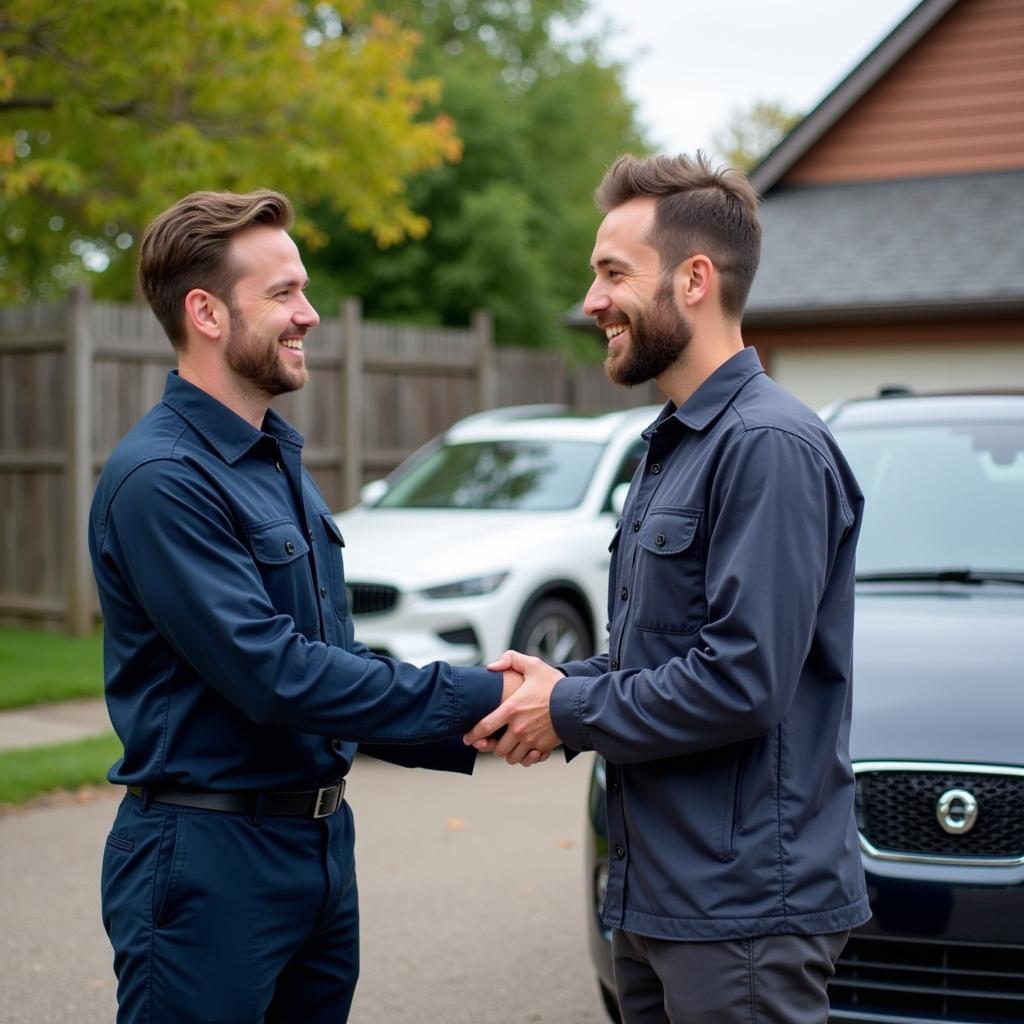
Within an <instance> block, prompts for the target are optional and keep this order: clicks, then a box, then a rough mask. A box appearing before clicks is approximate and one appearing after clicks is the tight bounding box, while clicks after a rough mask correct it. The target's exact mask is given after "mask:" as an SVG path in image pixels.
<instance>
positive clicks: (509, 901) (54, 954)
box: [0, 755, 605, 1024]
mask: <svg viewBox="0 0 1024 1024" xmlns="http://www.w3.org/2000/svg"><path fill="white" fill-rule="evenodd" d="M589 762H590V758H589V756H587V757H581V758H578V759H577V760H575V761H574V762H573V763H572V764H571V765H568V766H567V765H565V764H564V763H563V762H562V760H561V758H560V757H559V756H558V755H555V756H553V757H552V759H551V760H550V761H549V762H547V763H546V764H544V765H540V766H538V767H536V768H532V769H522V768H517V769H513V768H509V767H508V766H506V765H505V764H503V763H502V762H499V761H497V760H495V759H494V758H491V757H487V758H481V760H480V763H479V764H478V767H477V771H476V774H475V775H474V776H473V778H464V777H454V776H447V775H442V774H438V773H432V772H424V771H408V770H404V769H399V768H395V767H392V766H390V765H385V764H381V763H379V762H375V761H372V760H370V759H360V760H359V761H358V762H357V763H356V765H355V767H354V768H353V771H352V774H351V776H350V786H349V794H348V795H349V797H350V800H351V803H352V806H353V808H354V810H355V815H356V827H357V835H358V840H357V857H358V873H359V885H360V890H361V903H362V911H363V952H362V956H363V973H362V979H361V981H360V987H359V990H358V992H357V994H356V1000H355V1004H354V1006H353V1011H352V1018H351V1019H352V1021H353V1024H405V1022H408V1024H413V1022H416V1024H419V1022H422V1021H424V1020H431V1019H438V1020H445V1021H446V1022H449V1024H461V1022H465V1024H522V1022H558V1024H600V1022H603V1021H604V1020H605V1017H604V1011H603V1009H602V1008H601V1004H600V1001H599V999H598V996H597V990H596V986H595V983H594V979H593V975H592V972H591V968H590V964H589V960H588V958H587V952H586V939H585V931H584V916H583V915H584V913H585V904H584V898H583V894H584V880H583V854H582V849H581V841H582V835H583V826H584V798H585V791H586V785H587V775H588V769H589ZM116 799H117V797H116V795H115V794H113V793H111V792H107V791H101V792H99V793H97V794H95V795H94V796H93V797H92V798H91V799H89V800H88V801H87V802H80V801H78V800H75V799H70V798H65V799H64V800H61V801H58V802H56V803H53V804H52V805H50V806H37V807H34V808H32V809H28V810H21V811H15V812H12V813H8V814H6V815H4V816H2V817H0V922H2V928H0V936H2V938H0V962H2V963H3V970H2V974H3V984H2V985H0V1021H3V1022H5V1024H38V1022H40V1021H46V1022H47V1024H63V1022H67V1024H71V1022H74V1024H100V1022H103V1024H108V1022H109V1021H111V1020H113V1017H114V982H113V974H112V972H111V969H110V960H111V953H110V947H109V945H108V944H107V940H106V936H105V935H104V934H103V930H102V927H101V925H100V922H99V899H98V879H99V859H100V852H101V850H102V847H103V841H104V838H105V835H106V832H107V829H108V828H109V825H110V821H111V818H112V817H113V813H114V808H115V802H116Z"/></svg>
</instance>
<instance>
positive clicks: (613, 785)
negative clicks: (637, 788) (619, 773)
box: [608, 779, 619, 793]
mask: <svg viewBox="0 0 1024 1024" xmlns="http://www.w3.org/2000/svg"><path fill="white" fill-rule="evenodd" d="M608 790H609V792H611V793H618V791H619V780H618V779H612V781H611V782H609V783H608Z"/></svg>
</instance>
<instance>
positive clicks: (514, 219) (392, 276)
mask: <svg viewBox="0 0 1024 1024" xmlns="http://www.w3.org/2000/svg"><path fill="white" fill-rule="evenodd" d="M377 6H378V7H379V8H380V9H382V10H384V11H386V12H387V13H389V14H390V15H391V16H392V17H394V18H395V19H396V20H398V21H399V22H400V24H402V25H403V27H406V28H409V29H414V30H415V31H417V32H418V33H419V34H420V35H421V36H422V37H423V40H424V42H423V45H422V46H420V48H419V49H418V50H417V53H416V62H415V68H416V72H417V73H418V74H423V75H425V76H428V77H432V78H433V77H436V78H440V79H441V81H442V82H443V92H442V96H441V98H440V101H439V103H438V104H437V105H436V106H435V107H432V108H431V109H432V110H435V111H440V110H443V111H444V112H446V113H447V114H449V115H450V116H451V117H452V118H453V120H454V122H455V128H456V131H457V132H458V135H459V137H460V138H461V139H462V141H463V146H464V150H463V155H462V159H461V160H460V161H458V162H457V163H452V164H445V165H441V166H438V167H436V168H435V169H433V170H431V171H429V172H427V173H425V174H423V175H421V176H419V177H418V178H416V179H415V180H414V181H413V182H412V183H411V184H410V191H409V194H410V198H411V201H412V203H413V206H414V208H415V209H416V210H417V211H418V212H420V213H422V214H423V215H424V216H425V217H426V218H427V219H428V220H429V221H430V223H431V225H432V229H431V231H430V232H429V233H428V234H427V235H425V236H423V237H421V238H407V239H406V240H405V241H404V242H402V243H401V244H399V245H396V246H393V247H391V248H389V249H381V248H380V247H379V246H378V245H376V244H375V243H374V241H373V240H372V239H369V238H366V237H365V236H361V235H359V234H358V233H356V232H353V231H352V230H351V229H350V228H348V227H347V226H346V225H345V224H343V223H341V222H340V219H339V218H337V217H332V215H331V214H330V212H329V211H327V210H318V211H316V214H315V219H316V220H317V223H319V224H321V226H323V227H324V228H325V230H326V233H327V234H328V236H329V238H330V242H329V244H328V245H327V246H326V247H325V248H324V249H322V250H320V251H319V252H318V253H314V254H311V256H310V258H309V259H308V260H307V265H309V266H310V276H311V279H312V282H313V283H312V287H311V294H312V296H313V298H314V301H315V302H316V301H319V303H320V305H321V306H323V307H326V308H327V309H328V310H330V309H332V308H333V307H334V305H335V304H336V303H337V300H338V298H339V297H340V296H341V295H345V294H355V295H360V296H361V297H362V299H363V306H364V310H365V312H366V313H367V315H368V316H371V317H375V318H381V319H403V320H412V321H419V322H427V323H446V324H457V323H466V322H468V320H469V318H470V316H471V314H472V311H473V310H474V309H477V308H486V309H489V310H491V312H492V313H493V314H494V320H495V334H496V337H497V339H498V341H499V342H508V343H515V344H521V345H523V344H525V345H554V344H569V343H570V342H569V340H568V335H567V332H565V331H564V329H563V328H561V327H560V326H559V317H560V315H561V314H562V313H563V312H564V311H565V310H566V309H567V308H568V307H569V306H571V305H572V304H573V303H575V302H578V301H579V300H580V298H582V296H583V294H584V293H585V291H586V289H587V286H588V284H589V280H590V274H589V271H588V269H587V263H588V260H589V257H590V252H591V249H592V248H593V243H594V232H595V230H596V227H597V225H598V223H599V221H600V214H599V212H598V211H597V209H596V208H595V206H594V201H593V193H594V189H595V187H596V186H597V184H598V182H599V181H600V179H601V176H602V174H603V173H604V171H605V169H606V168H607V166H608V165H609V164H610V163H611V162H612V160H614V158H615V157H616V156H617V155H618V154H619V153H622V152H625V151H632V152H641V151H645V149H646V144H645V141H644V139H643V137H642V135H641V133H640V131H639V129H638V128H637V122H636V117H635V112H634V108H633V105H632V103H631V102H630V101H629V100H628V98H627V97H626V95H625V93H624V90H623V86H622V69H621V68H620V67H619V66H618V65H616V64H614V63H610V62H608V61H606V60H604V59H603V58H602V56H601V53H600V51H599V47H598V43H597V41H596V40H594V39H589V38H587V37H586V36H584V35H583V34H582V31H581V30H580V29H579V28H578V26H577V24H576V19H577V18H578V16H579V15H580V14H581V13H582V10H583V8H584V6H585V4H584V3H583V2H582V0H378V2H377Z"/></svg>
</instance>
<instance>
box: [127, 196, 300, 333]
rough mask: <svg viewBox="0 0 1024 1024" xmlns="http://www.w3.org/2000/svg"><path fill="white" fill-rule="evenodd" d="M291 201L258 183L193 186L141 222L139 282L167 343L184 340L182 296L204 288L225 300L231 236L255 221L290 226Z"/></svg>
mask: <svg viewBox="0 0 1024 1024" xmlns="http://www.w3.org/2000/svg"><path fill="white" fill-rule="evenodd" d="M293 220H294V212H293V210H292V204H291V203H290V202H289V201H288V199H287V197H285V196H283V195H281V193H280V192H272V191H270V189H258V190H257V191H255V192H248V193H245V194H244V195H240V194H238V193H236V192H193V193H192V194H191V195H187V196H185V198H184V199H180V200H178V202H176V203H175V204H174V205H173V206H172V207H171V208H170V209H169V210H165V211H164V212H163V213H161V214H160V216H159V217H157V218H156V220H154V221H153V223H152V224H150V225H149V227H148V228H146V233H145V234H144V235H143V236H142V244H141V245H140V247H139V285H140V286H141V288H142V293H143V295H145V296H146V299H147V301H148V302H149V304H150V306H151V307H152V308H153V312H154V313H155V314H156V318H157V320H159V321H160V323H161V324H162V326H163V329H164V330H165V331H166V332H167V337H168V338H170V340H171V344H172V345H173V346H174V347H175V348H181V347H182V346H183V345H184V344H185V337H186V335H185V310H184V301H185V296H186V295H187V294H188V293H189V292H190V291H191V290H192V289H193V288H204V289H205V290H206V291H209V292H212V293H213V294H214V295H216V296H217V297H218V298H220V299H223V300H224V301H225V302H228V303H230V301H231V291H232V289H233V288H234V286H235V281H237V280H238V276H239V274H240V272H241V268H239V267H236V266H233V265H232V264H231V261H230V260H229V259H228V255H227V254H228V246H229V245H230V244H231V239H232V238H233V237H234V236H235V235H237V234H238V233H239V232H241V231H244V230H245V229H246V228H250V227H254V226H255V225H257V224H266V225H269V226H270V227H279V228H283V229H284V230H285V231H287V230H288V228H290V227H291V226H292V221H293Z"/></svg>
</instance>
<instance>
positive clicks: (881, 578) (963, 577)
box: [857, 567, 1024, 584]
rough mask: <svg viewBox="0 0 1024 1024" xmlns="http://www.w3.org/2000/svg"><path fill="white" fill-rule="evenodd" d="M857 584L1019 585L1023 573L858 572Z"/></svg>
mask: <svg viewBox="0 0 1024 1024" xmlns="http://www.w3.org/2000/svg"><path fill="white" fill-rule="evenodd" d="M857 582H858V583H1020V584H1024V572H999V571H997V570H995V569H968V568H966V567H963V568H961V567H951V568H948V569H891V570H887V571H886V572H859V573H857Z"/></svg>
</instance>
